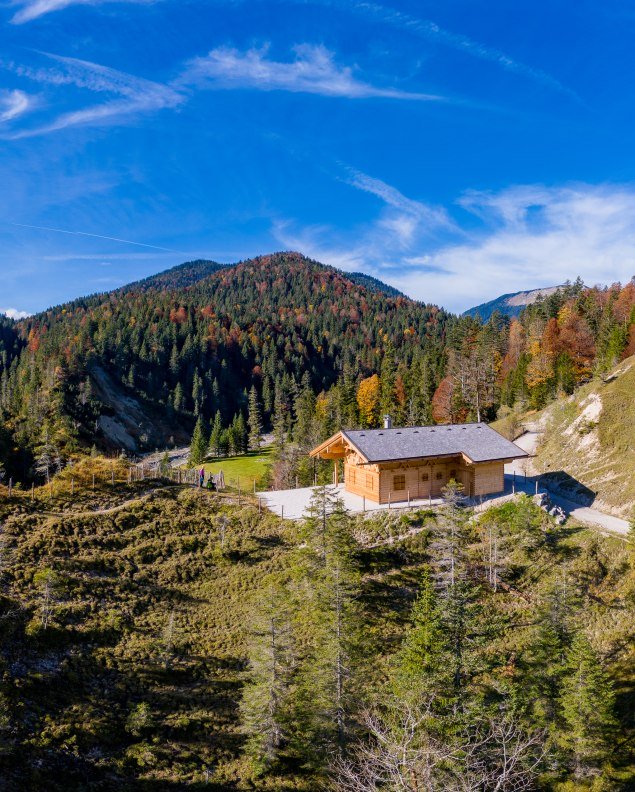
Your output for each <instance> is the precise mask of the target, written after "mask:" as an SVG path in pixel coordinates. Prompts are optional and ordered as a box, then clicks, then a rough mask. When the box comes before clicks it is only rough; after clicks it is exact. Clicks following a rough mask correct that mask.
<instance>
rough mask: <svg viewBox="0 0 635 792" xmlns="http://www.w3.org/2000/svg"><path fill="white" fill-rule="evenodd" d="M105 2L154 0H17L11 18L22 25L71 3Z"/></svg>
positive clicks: (96, 3) (143, 2) (90, 3)
mask: <svg viewBox="0 0 635 792" xmlns="http://www.w3.org/2000/svg"><path fill="white" fill-rule="evenodd" d="M107 2H125V3H133V4H135V5H146V4H149V3H152V2H154V0H19V1H18V3H17V4H18V5H20V6H21V8H20V10H19V11H17V12H16V13H15V14H14V15H13V17H12V18H11V22H13V24H14V25H22V24H24V23H25V22H32V21H33V20H34V19H38V18H39V17H42V16H45V15H46V14H50V13H52V12H54V11H61V10H62V9H64V8H68V6H72V5H91V6H92V5H102V4H104V3H107Z"/></svg>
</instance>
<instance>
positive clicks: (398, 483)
mask: <svg viewBox="0 0 635 792" xmlns="http://www.w3.org/2000/svg"><path fill="white" fill-rule="evenodd" d="M392 486H393V489H394V490H395V491H398V490H405V489H406V477H405V476H404V475H403V474H402V473H400V474H399V475H397V476H395V477H394V478H393V480H392Z"/></svg>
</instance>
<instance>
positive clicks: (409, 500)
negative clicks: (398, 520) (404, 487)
mask: <svg viewBox="0 0 635 792" xmlns="http://www.w3.org/2000/svg"><path fill="white" fill-rule="evenodd" d="M408 508H410V490H408Z"/></svg>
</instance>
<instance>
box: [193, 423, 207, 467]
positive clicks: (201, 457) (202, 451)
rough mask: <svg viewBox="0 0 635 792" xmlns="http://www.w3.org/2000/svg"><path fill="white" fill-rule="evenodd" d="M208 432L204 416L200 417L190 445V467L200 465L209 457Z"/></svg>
mask: <svg viewBox="0 0 635 792" xmlns="http://www.w3.org/2000/svg"><path fill="white" fill-rule="evenodd" d="M207 446H208V440H207V431H206V426H205V421H204V420H203V416H202V415H199V417H198V419H197V421H196V426H195V427H194V433H193V434H192V441H191V443H190V465H200V464H201V462H204V461H205V457H206V456H207Z"/></svg>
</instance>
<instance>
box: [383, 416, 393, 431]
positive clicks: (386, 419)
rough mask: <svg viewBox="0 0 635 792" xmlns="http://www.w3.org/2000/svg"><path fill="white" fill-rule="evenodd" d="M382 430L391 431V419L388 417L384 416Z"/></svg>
mask: <svg viewBox="0 0 635 792" xmlns="http://www.w3.org/2000/svg"><path fill="white" fill-rule="evenodd" d="M384 429H392V418H391V417H390V416H389V415H384Z"/></svg>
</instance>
